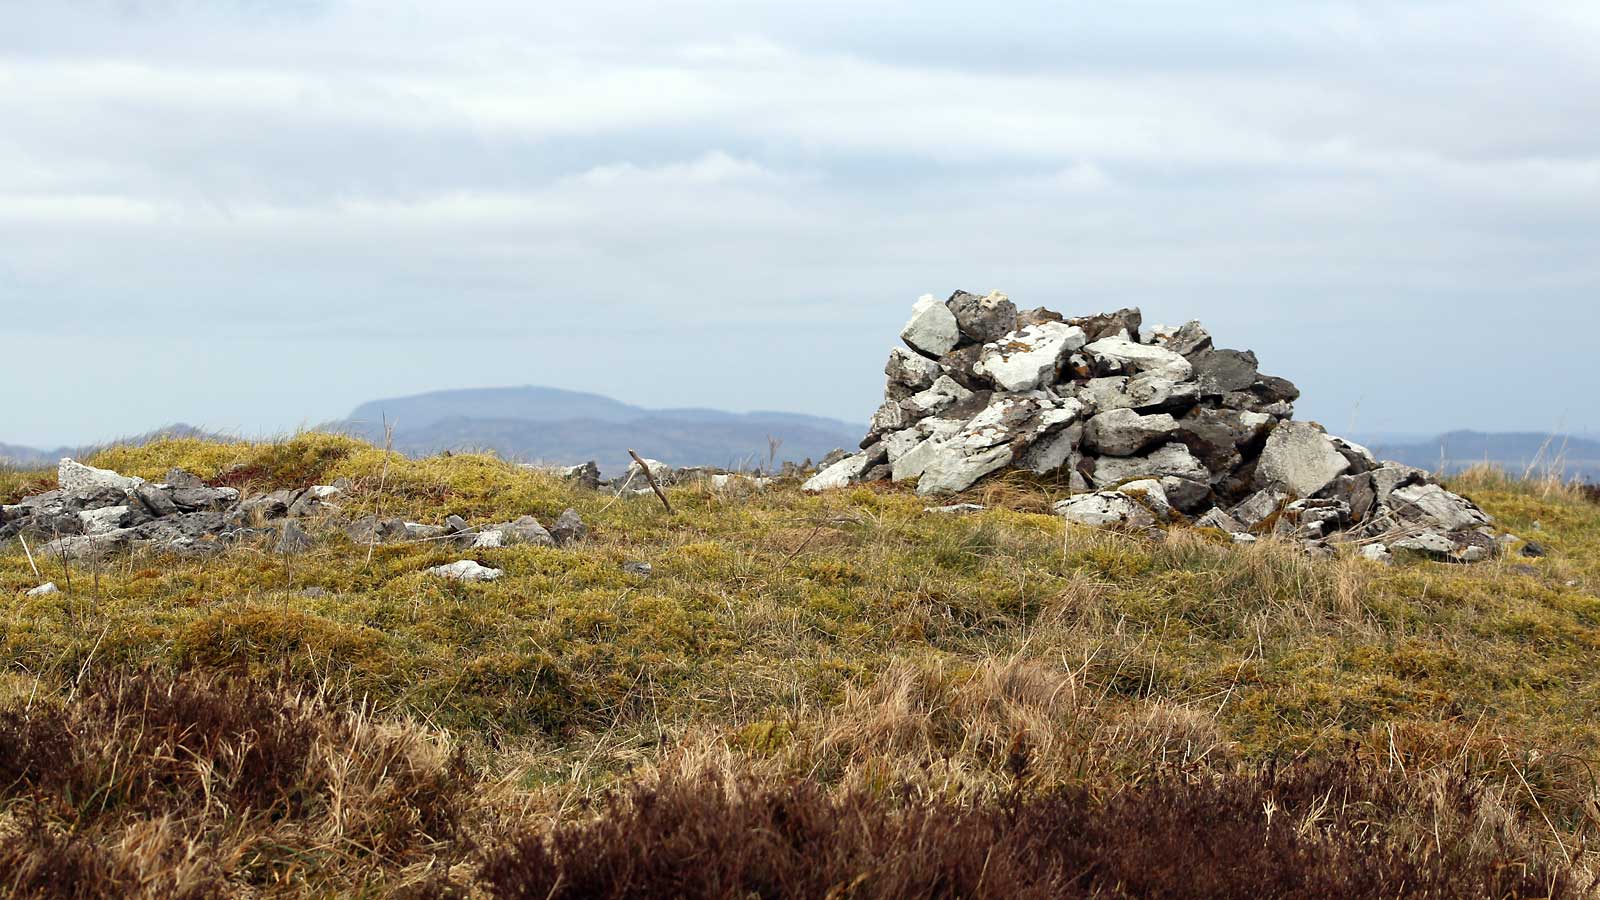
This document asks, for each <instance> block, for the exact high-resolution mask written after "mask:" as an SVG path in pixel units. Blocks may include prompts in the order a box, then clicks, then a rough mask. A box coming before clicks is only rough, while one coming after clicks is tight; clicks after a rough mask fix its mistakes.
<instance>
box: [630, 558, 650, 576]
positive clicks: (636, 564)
mask: <svg viewBox="0 0 1600 900" xmlns="http://www.w3.org/2000/svg"><path fill="white" fill-rule="evenodd" d="M655 570H656V569H655V566H652V565H650V564H649V563H647V562H640V561H638V560H633V559H630V560H628V561H627V562H625V563H623V564H622V571H624V572H627V573H628V574H629V575H637V576H639V577H640V578H649V577H650V576H651V574H653V573H654V572H655Z"/></svg>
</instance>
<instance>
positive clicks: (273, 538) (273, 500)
mask: <svg viewBox="0 0 1600 900" xmlns="http://www.w3.org/2000/svg"><path fill="white" fill-rule="evenodd" d="M57 480H58V487H57V489H56V490H53V491H49V492H46V493H43V494H38V495H36V496H32V497H28V498H26V499H24V500H22V501H21V502H20V503H17V504H14V505H6V506H0V541H6V540H10V539H11V538H14V537H17V536H19V535H20V536H22V537H23V538H27V539H32V540H34V541H36V542H38V543H39V544H40V545H41V547H40V549H39V550H38V551H36V552H38V553H40V554H42V555H43V556H45V557H46V558H51V559H69V560H83V559H91V558H95V557H100V556H105V555H107V554H110V553H114V552H117V551H120V550H125V549H128V548H130V547H133V546H146V547H151V548H154V549H156V550H161V551H166V552H171V553H175V554H179V555H185V556H197V555H208V554H211V553H217V552H220V551H222V550H224V549H226V548H227V547H228V546H230V545H234V544H238V543H241V542H251V543H254V544H265V545H268V546H270V547H271V548H272V549H273V550H274V551H276V552H282V553H300V552H304V551H306V550H309V549H311V547H312V546H313V545H314V543H315V540H316V538H315V537H314V536H313V531H315V532H316V533H317V534H328V533H332V532H343V533H344V534H345V535H346V536H348V538H349V539H350V540H352V541H355V542H356V543H360V544H367V543H400V542H408V541H409V542H420V541H429V542H438V543H440V544H441V545H444V546H452V547H459V548H461V549H476V550H481V549H490V548H495V547H508V546H512V545H515V544H538V545H543V546H563V545H566V544H570V543H573V542H575V541H580V540H582V539H583V538H584V537H586V536H587V535H588V528H587V527H586V526H585V525H584V523H583V520H582V519H581V518H580V517H579V516H578V513H577V511H575V510H572V509H568V510H567V511H565V512H563V513H562V514H561V516H560V517H559V518H557V519H556V520H555V522H554V523H553V524H552V525H551V527H550V528H548V529H547V528H545V527H544V526H543V525H542V524H540V522H539V521H538V520H537V519H535V518H534V517H533V516H522V517H521V518H519V519H517V520H515V521H512V522H503V523H498V524H492V525H482V526H473V525H470V524H468V523H467V522H466V521H465V520H464V519H462V518H461V517H460V516H450V517H449V518H447V519H445V521H444V523H443V524H438V525H428V524H422V523H418V522H408V521H405V520H404V519H399V518H380V517H377V516H366V517H362V518H357V519H354V520H352V519H349V518H346V517H345V516H344V514H343V509H342V508H341V506H340V502H339V501H340V500H341V499H342V498H343V497H344V496H345V495H346V493H347V492H348V491H349V490H350V489H351V485H349V484H341V483H336V484H331V485H312V486H310V487H306V488H302V489H299V490H279V491H273V492H271V493H266V494H259V495H256V496H251V497H242V496H241V495H240V493H239V491H238V490H237V489H235V488H231V487H215V486H210V485H207V484H206V483H205V482H203V481H202V480H201V479H199V478H197V477H196V476H194V475H192V474H190V473H188V472H185V471H183V470H182V469H173V470H172V471H170V472H168V473H167V476H166V478H165V479H163V480H162V481H161V482H159V483H153V482H147V481H145V480H143V479H140V478H134V477H130V476H125V475H119V474H117V473H116V472H112V471H109V470H106V469H97V468H94V467H92V466H86V465H83V464H82V463H79V462H76V461H74V460H71V459H63V460H62V461H61V464H60V466H59V467H58V469H57ZM308 525H310V526H311V528H310V529H308V527H307V526H308Z"/></svg>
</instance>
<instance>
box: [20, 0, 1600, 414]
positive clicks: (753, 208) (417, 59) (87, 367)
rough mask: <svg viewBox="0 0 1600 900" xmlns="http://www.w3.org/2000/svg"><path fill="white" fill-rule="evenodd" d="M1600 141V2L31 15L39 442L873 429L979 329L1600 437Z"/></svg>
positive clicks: (485, 6)
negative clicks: (586, 396)
mask: <svg viewBox="0 0 1600 900" xmlns="http://www.w3.org/2000/svg"><path fill="white" fill-rule="evenodd" d="M1064 7H1071V8H1073V9H1074V10H1075V11H1073V12H1067V13H1064V12H1063V11H1062V10H1063V8H1064ZM1597 123H1600V4H1597V3H1595V2H1594V0H1571V2H1560V0H1544V2H1540V3H1537V4H1523V3H1514V2H1510V0H1506V2H1499V3H1484V2H1474V0H1448V2H1437V3H1435V2H1418V0H1408V2H1404V3H1396V2H1392V0H1382V2H1345V3H1293V2H1285V3H1271V4H1267V3H1255V2H1230V3H1198V2H1192V0H1190V2H1168V3H1152V2H1118V3H1105V2H1094V3H1075V4H1063V3H1062V2H1060V0H1048V2H1001V3H994V4H978V5H974V4H970V3H953V2H946V0H906V2H895V3H868V2H862V0H807V2H805V3H797V2H786V3H782V4H776V3H757V2H752V0H686V2H685V0H679V2H674V3H671V4H662V3H655V2H637V0H629V2H622V0H588V2H585V3H582V4H548V3H528V2H525V0H450V2H443V0H434V2H428V3H421V2H410V0H370V2H369V0H351V2H338V0H327V2H319V0H298V2H295V0H234V2H224V0H188V2H184V0H102V2H91V0H49V2H44V0H38V2H34V0H0V311H3V316H0V338H3V340H0V358H4V360H5V363H6V365H5V375H4V376H3V378H0V398H3V404H0V408H3V414H0V441H7V442H12V443H31V444H36V445H37V444H56V443H64V442H79V441H88V440H96V439H103V438H108V437H111V436H115V435H120V434H128V433H133V432H138V431H142V430H146V429H148V428H151V427H154V426H156V425H160V424H164V423H169V422H174V421H180V420H181V421H187V422H190V423H194V424H198V425H202V426H209V427H214V428H218V429H226V430H237V431H242V432H245V433H252V434H253V433H266V432H273V431H278V430H283V429H288V428H293V427H295V426H297V425H300V424H305V423H314V422H318V421H322V420H325V419H329V418H333V417H338V416H341V415H343V414H345V413H346V412H348V411H349V409H350V408H352V407H354V406H355V405H356V404H357V403H359V402H361V401H364V400H368V399H373V398H377V397H383V396H393V395H399V394H406V393H414V392H419V391H424V390H432V389H439V388H454V387H474V386H494V385H512V384H544V385H553V386H557V387H568V388H577V389H586V390H593V391H598V392H601V393H605V394H610V395H613V396H616V397H618V398H620V399H624V400H628V401H631V402H635V403H640V404H646V405H660V406H669V405H678V406H686V405H705V406H717V407H723V408H728V409H786V410H794V411H801V412H811V413H819V414H824V415H833V416H838V417H842V418H846V419H852V420H862V421H864V420H865V418H866V416H867V415H868V414H869V413H870V412H871V410H872V409H873V407H874V406H875V405H876V403H877V402H878V399H879V393H880V391H881V387H882V374H881V369H882V365H883V359H884V356H885V354H886V352H887V350H888V349H889V347H890V346H892V344H893V343H894V341H895V335H896V333H897V331H898V329H899V327H900V325H901V324H902V323H903V322H904V320H905V318H906V315H907V314H908V312H909V310H910V306H911V304H912V303H913V302H914V301H915V299H916V297H917V296H918V295H920V294H923V293H928V292H931V293H935V294H940V295H944V294H948V293H949V292H950V291H952V290H954V289H956V288H964V289H967V290H972V291H988V290H992V289H999V290H1004V291H1006V292H1007V293H1009V294H1010V295H1011V297H1012V298H1013V299H1014V300H1015V301H1016V302H1017V303H1018V304H1019V305H1020V306H1023V307H1030V306H1036V305H1044V306H1049V307H1051V308H1054V309H1059V310H1061V311H1064V312H1068V313H1088V312H1095V311H1098V310H1101V309H1107V308H1115V307H1118V306H1123V305H1138V306H1141V307H1142V308H1143V309H1144V311H1145V314H1146V320H1147V321H1171V322H1178V321H1182V320H1186V319H1190V318H1198V319H1200V320H1202V321H1203V322H1205V323H1206V324H1207V325H1208V326H1209V327H1210V329H1211V331H1212V332H1213V334H1215V335H1216V336H1217V338H1218V343H1219V344H1220V345H1224V346H1233V347H1240V348H1250V349H1254V350H1256V351H1257V353H1258V355H1259V356H1260V358H1261V361H1262V366H1263V368H1264V369H1265V370H1267V371H1270V372H1273V373H1275V374H1280V375H1284V376H1287V377H1289V378H1291V379H1293V380H1294V381H1296V382H1297V383H1299V384H1300V386H1301V387H1302V389H1303V390H1304V392H1305V398H1304V400H1303V401H1302V403H1301V404H1300V410H1301V413H1302V415H1303V416H1304V417H1311V418H1317V419H1320V420H1321V421H1323V422H1324V423H1325V424H1327V425H1328V426H1329V427H1330V428H1332V429H1334V430H1338V431H1355V432H1367V433H1370V432H1395V431H1403V432H1427V431H1435V430H1444V429H1449V428H1457V427H1476V428H1482V429H1495V430H1510V429H1527V430H1548V429H1555V428H1565V429H1570V430H1575V431H1585V430H1600V411H1597V410H1600V404H1597V403H1596V401H1595V395H1596V393H1597V391H1600V365H1597V364H1596V351H1595V346H1596V342H1597V336H1600V127H1597Z"/></svg>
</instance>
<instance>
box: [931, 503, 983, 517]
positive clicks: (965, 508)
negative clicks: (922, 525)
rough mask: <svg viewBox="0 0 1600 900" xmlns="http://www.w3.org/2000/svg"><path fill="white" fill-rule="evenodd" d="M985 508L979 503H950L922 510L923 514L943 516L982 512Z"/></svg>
mask: <svg viewBox="0 0 1600 900" xmlns="http://www.w3.org/2000/svg"><path fill="white" fill-rule="evenodd" d="M985 509H987V507H985V506H984V505H983V504H981V503H952V504H950V505H949V506H928V507H924V508H923V510H922V511H923V512H925V513H941V514H945V515H961V514H963V513H975V512H983V511H984V510H985Z"/></svg>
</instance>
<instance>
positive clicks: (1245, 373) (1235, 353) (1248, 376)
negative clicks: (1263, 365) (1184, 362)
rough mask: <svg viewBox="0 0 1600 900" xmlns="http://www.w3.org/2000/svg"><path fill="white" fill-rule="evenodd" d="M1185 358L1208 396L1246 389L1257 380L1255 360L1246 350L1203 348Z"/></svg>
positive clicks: (1201, 391)
mask: <svg viewBox="0 0 1600 900" xmlns="http://www.w3.org/2000/svg"><path fill="white" fill-rule="evenodd" d="M1188 359H1189V362H1190V364H1192V365H1193V366H1194V380H1195V382H1196V383H1197V384H1199V385H1200V393H1202V394H1205V395H1207V396H1220V395H1222V394H1226V393H1228V392H1230V391H1243V390H1248V389H1249V388H1250V387H1251V386H1252V385H1254V384H1255V383H1256V378H1257V374H1256V369H1257V366H1258V363H1257V361H1256V355H1255V354H1254V353H1251V352H1250V351H1248V350H1243V351H1241V350H1202V351H1200V352H1198V353H1195V354H1193V355H1192V356H1190V357H1188Z"/></svg>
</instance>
